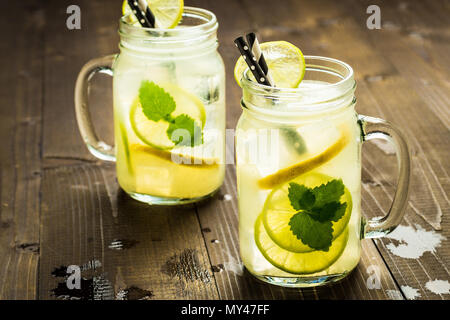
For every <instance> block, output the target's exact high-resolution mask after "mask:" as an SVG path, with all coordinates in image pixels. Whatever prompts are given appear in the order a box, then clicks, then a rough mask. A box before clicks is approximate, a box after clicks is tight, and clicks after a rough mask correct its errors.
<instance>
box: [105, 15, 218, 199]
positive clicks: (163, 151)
mask: <svg viewBox="0 0 450 320" xmlns="http://www.w3.org/2000/svg"><path fill="white" fill-rule="evenodd" d="M216 30H217V21H216V18H215V16H214V15H213V14H212V13H210V12H208V11H206V10H202V9H196V8H185V9H184V18H183V20H182V23H181V24H180V25H178V26H177V27H176V28H174V29H167V30H157V29H152V30H151V31H148V30H143V29H142V28H140V27H138V26H136V25H133V24H131V23H130V22H129V21H127V17H124V18H122V20H121V25H120V34H121V45H120V48H121V53H120V55H119V57H118V58H117V59H116V61H115V64H114V66H113V69H114V80H113V92H114V132H115V141H116V157H117V178H118V181H119V184H120V186H121V187H122V188H123V189H124V190H125V191H126V192H127V193H128V194H130V195H131V196H132V197H133V198H135V199H138V200H140V201H144V202H149V203H164V204H172V203H173V204H178V203H183V202H184V203H185V202H192V201H197V200H199V199H201V198H203V197H206V196H208V195H210V194H212V193H213V192H214V191H216V190H217V189H218V188H219V187H220V185H221V183H222V181H223V177H224V130H225V80H224V79H225V72H224V65H223V62H222V59H221V58H220V56H219V54H218V53H217V38H216ZM186 134H187V136H186Z"/></svg>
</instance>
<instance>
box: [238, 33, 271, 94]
mask: <svg viewBox="0 0 450 320" xmlns="http://www.w3.org/2000/svg"><path fill="white" fill-rule="evenodd" d="M234 43H235V45H236V47H237V48H238V49H239V52H240V53H241V55H242V58H244V60H245V62H246V63H247V65H248V67H249V68H250V71H251V72H252V73H253V76H254V77H255V79H256V81H257V82H258V83H259V84H264V85H266V86H272V85H271V83H270V82H269V81H268V80H267V77H266V74H265V73H264V71H263V70H262V69H261V66H260V65H259V64H258V62H257V60H256V57H255V56H254V55H253V53H252V52H251V50H250V48H249V46H248V44H247V42H245V40H244V38H243V37H238V38H236V39H235V40H234Z"/></svg>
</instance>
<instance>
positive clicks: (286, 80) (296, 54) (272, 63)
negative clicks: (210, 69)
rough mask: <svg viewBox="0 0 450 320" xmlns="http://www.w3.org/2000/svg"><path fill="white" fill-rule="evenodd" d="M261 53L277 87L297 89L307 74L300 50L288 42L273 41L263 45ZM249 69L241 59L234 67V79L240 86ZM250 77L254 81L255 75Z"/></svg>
mask: <svg viewBox="0 0 450 320" xmlns="http://www.w3.org/2000/svg"><path fill="white" fill-rule="evenodd" d="M261 51H262V53H263V55H264V59H265V60H266V63H267V67H268V68H269V72H270V75H271V76H272V78H273V81H274V82H275V86H276V87H279V88H297V87H298V85H299V84H300V82H301V81H302V79H303V76H304V74H305V58H304V57H303V53H302V52H301V51H300V49H299V48H297V47H296V46H294V45H293V44H291V43H289V42H287V41H271V42H264V43H262V44H261ZM247 69H248V65H247V63H246V62H245V61H244V59H243V58H242V57H239V59H238V61H237V62H236V65H235V66H234V79H235V80H236V82H237V84H238V85H239V86H241V79H242V76H243V74H244V72H245V71H246V70H247ZM250 77H251V79H252V80H254V77H253V74H250Z"/></svg>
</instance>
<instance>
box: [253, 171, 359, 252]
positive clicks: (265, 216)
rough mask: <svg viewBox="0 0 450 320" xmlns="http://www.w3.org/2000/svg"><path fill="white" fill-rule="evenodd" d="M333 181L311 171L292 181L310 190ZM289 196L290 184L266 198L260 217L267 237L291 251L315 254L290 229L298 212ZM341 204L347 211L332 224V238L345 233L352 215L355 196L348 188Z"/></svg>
mask: <svg viewBox="0 0 450 320" xmlns="http://www.w3.org/2000/svg"><path fill="white" fill-rule="evenodd" d="M330 180H333V178H332V177H329V176H327V175H324V174H321V173H316V172H312V173H308V174H304V175H301V176H299V177H297V178H296V179H294V180H291V181H290V182H295V183H298V184H300V185H304V186H306V187H308V188H315V187H318V186H320V185H322V184H326V183H327V182H328V181H330ZM288 194H289V183H285V184H284V185H282V186H280V187H279V188H277V189H274V190H273V191H272V192H271V193H270V194H269V196H268V197H267V199H266V202H265V204H264V208H263V211H262V214H261V215H262V220H263V223H264V227H265V228H266V231H267V234H268V235H269V237H270V238H271V239H272V241H273V242H275V244H277V245H278V246H279V247H281V248H283V249H285V250H288V251H292V252H309V251H313V250H314V249H312V248H310V247H309V246H307V245H306V244H304V243H303V242H302V241H301V240H299V239H297V237H296V236H294V234H293V233H292V231H291V229H290V226H289V221H290V219H291V217H292V216H293V215H294V214H295V213H296V212H297V211H295V210H294V209H293V208H292V206H291V202H290V201H289V198H288ZM340 201H341V203H344V202H346V203H347V209H346V211H345V213H344V216H343V217H342V218H341V219H339V220H338V221H337V222H333V239H336V238H337V237H339V236H340V235H341V233H342V232H343V231H344V229H345V227H346V226H347V224H348V221H349V220H350V216H351V213H352V207H353V204H352V196H351V195H350V192H349V191H348V189H347V188H345V191H344V194H343V195H342V197H341V199H340Z"/></svg>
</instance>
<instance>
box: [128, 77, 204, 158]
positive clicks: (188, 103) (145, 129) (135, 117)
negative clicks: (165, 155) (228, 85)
mask: <svg viewBox="0 0 450 320" xmlns="http://www.w3.org/2000/svg"><path fill="white" fill-rule="evenodd" d="M158 86H160V87H161V88H163V89H164V90H165V91H166V92H168V93H169V94H170V95H171V96H172V98H173V99H174V100H175V103H176V109H175V110H174V111H173V113H172V114H171V115H172V116H173V117H174V118H175V117H176V116H178V115H180V114H185V115H188V116H189V117H191V118H192V119H194V121H195V122H197V124H198V125H199V126H200V127H201V128H202V129H203V127H204V126H205V121H206V113H205V107H204V105H203V103H202V102H201V101H200V100H199V99H198V98H197V97H196V96H194V95H192V94H191V93H189V92H187V91H185V90H184V89H182V88H180V87H178V86H176V85H173V84H170V83H167V84H158ZM130 123H131V127H132V128H133V131H134V132H135V133H136V135H137V136H138V137H139V139H140V140H142V142H144V143H145V144H147V145H149V146H151V147H153V148H156V149H160V150H168V149H172V148H174V147H175V144H174V143H173V141H172V140H170V139H169V137H168V136H167V128H168V127H169V123H168V122H166V121H163V120H160V121H157V122H155V121H152V120H149V119H148V118H147V117H146V116H145V114H144V112H143V111H142V106H141V104H140V102H139V97H137V98H136V99H135V100H134V102H133V104H132V106H131V110H130Z"/></svg>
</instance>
